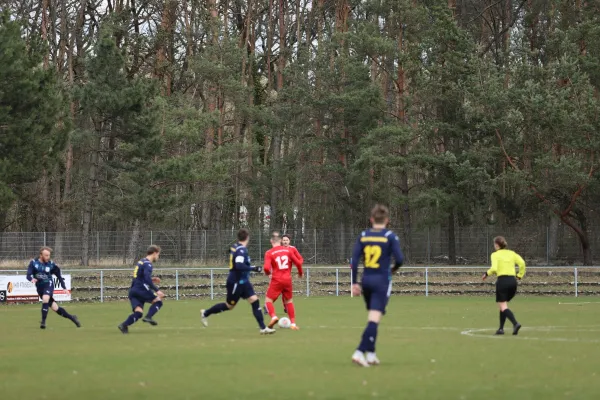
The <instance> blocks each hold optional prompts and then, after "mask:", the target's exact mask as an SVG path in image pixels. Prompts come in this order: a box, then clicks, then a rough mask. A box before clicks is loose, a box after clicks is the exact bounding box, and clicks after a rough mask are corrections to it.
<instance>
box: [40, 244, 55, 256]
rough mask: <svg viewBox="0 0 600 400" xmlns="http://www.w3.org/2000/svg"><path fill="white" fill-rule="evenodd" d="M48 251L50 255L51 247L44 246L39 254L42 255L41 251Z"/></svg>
mask: <svg viewBox="0 0 600 400" xmlns="http://www.w3.org/2000/svg"><path fill="white" fill-rule="evenodd" d="M45 250H48V251H49V252H50V254H52V247H48V246H44V247H42V248H41V249H40V254H42V251H45Z"/></svg>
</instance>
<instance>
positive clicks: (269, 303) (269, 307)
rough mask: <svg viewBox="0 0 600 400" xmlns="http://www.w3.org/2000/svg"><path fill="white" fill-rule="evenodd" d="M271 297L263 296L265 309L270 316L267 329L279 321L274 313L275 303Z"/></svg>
mask: <svg viewBox="0 0 600 400" xmlns="http://www.w3.org/2000/svg"><path fill="white" fill-rule="evenodd" d="M273 301H274V300H273V299H271V298H269V297H265V307H267V311H268V312H269V316H270V317H271V322H269V325H267V326H268V327H269V329H273V327H274V326H275V325H276V324H277V322H279V318H278V317H277V314H276V313H275V305H274V304H273Z"/></svg>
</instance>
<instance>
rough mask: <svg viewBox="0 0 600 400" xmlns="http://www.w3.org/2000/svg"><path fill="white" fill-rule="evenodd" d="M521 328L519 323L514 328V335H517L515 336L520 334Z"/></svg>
mask: <svg viewBox="0 0 600 400" xmlns="http://www.w3.org/2000/svg"><path fill="white" fill-rule="evenodd" d="M520 329H521V324H519V323H517V324H516V325H515V326H514V328H513V335H515V336H516V335H518V334H519V330H520Z"/></svg>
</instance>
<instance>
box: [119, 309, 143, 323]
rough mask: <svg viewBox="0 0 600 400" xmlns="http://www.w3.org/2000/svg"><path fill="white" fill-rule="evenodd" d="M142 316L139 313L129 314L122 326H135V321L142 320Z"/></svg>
mask: <svg viewBox="0 0 600 400" xmlns="http://www.w3.org/2000/svg"><path fill="white" fill-rule="evenodd" d="M143 316H144V314H142V313H141V312H139V311H136V312H134V313H133V314H131V315H130V316H129V317H128V318H127V319H126V320H125V322H123V326H129V325H133V324H135V322H136V321H137V320H140V319H142V317H143Z"/></svg>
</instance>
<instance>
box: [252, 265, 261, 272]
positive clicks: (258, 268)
mask: <svg viewBox="0 0 600 400" xmlns="http://www.w3.org/2000/svg"><path fill="white" fill-rule="evenodd" d="M262 270H263V269H262V267H261V266H260V265H257V266H255V267H252V271H254V272H262Z"/></svg>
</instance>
